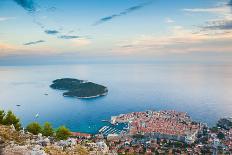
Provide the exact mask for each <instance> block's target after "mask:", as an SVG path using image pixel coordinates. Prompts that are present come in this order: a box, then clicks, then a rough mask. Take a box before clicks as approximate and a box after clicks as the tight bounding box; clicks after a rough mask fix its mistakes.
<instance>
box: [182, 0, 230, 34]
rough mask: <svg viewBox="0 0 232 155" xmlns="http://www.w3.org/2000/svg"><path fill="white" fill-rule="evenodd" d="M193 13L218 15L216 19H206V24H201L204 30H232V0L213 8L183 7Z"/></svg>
mask: <svg viewBox="0 0 232 155" xmlns="http://www.w3.org/2000/svg"><path fill="white" fill-rule="evenodd" d="M183 10H184V11H186V12H191V13H210V14H214V15H216V16H217V18H216V19H213V20H209V21H206V22H205V24H203V25H202V26H199V27H200V28H201V29H202V30H203V31H214V30H216V31H228V30H232V0H230V1H228V2H227V3H226V4H225V3H224V4H220V5H219V6H215V7H211V8H191V9H183Z"/></svg>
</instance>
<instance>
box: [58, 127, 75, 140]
mask: <svg viewBox="0 0 232 155" xmlns="http://www.w3.org/2000/svg"><path fill="white" fill-rule="evenodd" d="M70 135H71V132H70V130H69V129H68V128H66V127H65V126H61V127H59V128H58V129H57V130H56V138H57V139H59V140H65V139H67V138H68V137H69V136H70Z"/></svg>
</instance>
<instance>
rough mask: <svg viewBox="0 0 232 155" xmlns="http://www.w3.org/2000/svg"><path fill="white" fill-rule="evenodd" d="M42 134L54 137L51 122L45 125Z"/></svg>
mask: <svg viewBox="0 0 232 155" xmlns="http://www.w3.org/2000/svg"><path fill="white" fill-rule="evenodd" d="M42 134H43V136H53V134H54V131H53V128H52V125H51V124H50V123H49V122H46V123H44V126H43V131H42Z"/></svg>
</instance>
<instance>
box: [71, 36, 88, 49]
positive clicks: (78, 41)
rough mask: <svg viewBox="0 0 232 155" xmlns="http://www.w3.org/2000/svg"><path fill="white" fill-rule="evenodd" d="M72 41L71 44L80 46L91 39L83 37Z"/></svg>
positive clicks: (86, 43)
mask: <svg viewBox="0 0 232 155" xmlns="http://www.w3.org/2000/svg"><path fill="white" fill-rule="evenodd" d="M72 43H73V44H72V45H73V46H76V47H80V46H86V45H89V44H90V43H91V41H90V40H88V39H85V38H80V39H73V40H72Z"/></svg>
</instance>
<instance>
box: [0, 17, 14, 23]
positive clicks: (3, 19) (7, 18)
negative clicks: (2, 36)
mask: <svg viewBox="0 0 232 155" xmlns="http://www.w3.org/2000/svg"><path fill="white" fill-rule="evenodd" d="M10 19H13V17H0V22H2V21H7V20H10Z"/></svg>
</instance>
